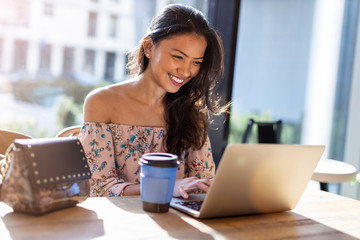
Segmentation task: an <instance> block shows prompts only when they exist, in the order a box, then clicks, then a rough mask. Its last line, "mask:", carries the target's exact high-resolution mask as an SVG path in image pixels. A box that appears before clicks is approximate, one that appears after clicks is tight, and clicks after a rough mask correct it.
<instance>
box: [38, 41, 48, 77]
mask: <svg viewBox="0 0 360 240" xmlns="http://www.w3.org/2000/svg"><path fill="white" fill-rule="evenodd" d="M50 67H51V46H50V45H49V44H47V43H44V42H43V43H41V44H40V65H39V70H40V71H41V72H44V73H45V72H46V73H49V72H50Z"/></svg>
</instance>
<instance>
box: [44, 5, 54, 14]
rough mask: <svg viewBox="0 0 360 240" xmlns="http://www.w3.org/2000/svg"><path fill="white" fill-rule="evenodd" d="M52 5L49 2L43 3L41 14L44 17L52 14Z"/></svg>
mask: <svg viewBox="0 0 360 240" xmlns="http://www.w3.org/2000/svg"><path fill="white" fill-rule="evenodd" d="M53 11H54V4H53V3H50V2H44V10H43V13H44V15H46V16H52V15H53V14H54V12H53Z"/></svg>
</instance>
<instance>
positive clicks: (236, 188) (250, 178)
mask: <svg viewBox="0 0 360 240" xmlns="http://www.w3.org/2000/svg"><path fill="white" fill-rule="evenodd" d="M324 149H325V147H324V146H319V145H286V144H229V145H227V147H226V149H225V151H224V154H223V156H222V158H221V161H220V164H219V166H218V168H217V171H216V177H215V178H214V180H213V182H212V184H211V187H210V189H209V191H208V192H207V193H206V194H189V198H188V199H182V198H172V200H171V203H170V206H171V207H172V208H175V209H177V210H180V211H182V212H184V213H186V214H189V215H191V216H193V217H195V218H214V217H228V216H238V215H252V214H263V213H274V212H282V211H287V210H291V209H293V208H294V207H295V206H296V204H297V202H298V201H299V199H300V197H301V195H302V193H303V192H304V190H305V188H306V186H307V184H308V182H309V180H310V178H311V176H312V174H313V172H314V169H315V167H316V165H317V163H318V161H319V160H320V158H321V155H322V154H323V152H324Z"/></svg>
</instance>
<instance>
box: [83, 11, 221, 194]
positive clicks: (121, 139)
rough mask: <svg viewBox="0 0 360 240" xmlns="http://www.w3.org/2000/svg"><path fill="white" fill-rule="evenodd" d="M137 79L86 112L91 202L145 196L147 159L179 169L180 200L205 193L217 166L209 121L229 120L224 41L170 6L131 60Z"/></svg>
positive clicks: (91, 101) (200, 20) (100, 96)
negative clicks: (158, 155) (173, 162)
mask: <svg viewBox="0 0 360 240" xmlns="http://www.w3.org/2000/svg"><path fill="white" fill-rule="evenodd" d="M130 60H131V61H130V63H129V69H130V70H131V73H132V74H133V75H134V78H133V79H131V80H129V81H126V82H122V83H117V84H113V85H111V86H107V87H104V88H99V89H96V90H95V91H93V92H91V93H90V94H89V95H88V96H87V98H86V100H85V106H84V122H85V123H84V127H83V129H82V131H81V133H80V136H79V137H80V139H81V141H82V142H83V146H84V149H85V152H86V155H87V157H88V163H89V165H90V168H91V170H92V173H93V174H92V179H91V186H92V188H91V195H92V196H121V195H134V194H139V193H140V187H139V179H140V176H139V170H140V169H139V165H138V164H137V162H138V160H139V159H140V157H141V155H143V154H144V153H148V152H159V151H166V152H169V153H173V154H176V155H177V156H178V158H179V161H180V166H179V168H178V171H177V180H176V183H175V189H174V196H182V197H184V198H186V197H187V196H188V193H189V192H192V191H198V190H202V191H205V192H206V191H207V189H208V187H209V186H210V184H211V181H210V180H209V179H210V178H212V177H214V174H215V164H214V161H213V157H212V152H211V144H210V142H209V137H208V132H207V117H208V116H209V115H210V114H220V113H223V112H224V111H225V110H226V109H227V107H226V106H220V105H218V101H217V99H216V97H215V96H216V94H215V93H214V89H215V87H216V85H217V82H218V81H219V79H220V78H221V76H222V72H223V50H222V43H221V40H220V38H219V36H218V34H217V33H216V31H215V30H214V29H212V28H211V27H210V26H209V24H208V22H207V20H206V19H205V17H204V15H203V14H202V13H201V12H200V11H198V10H196V9H195V8H193V7H190V6H185V5H181V4H173V5H168V6H166V7H165V8H163V9H162V10H161V11H160V12H159V13H158V14H157V15H156V16H155V17H154V19H153V21H152V23H151V25H150V27H149V29H148V31H147V35H146V36H145V37H144V38H143V39H142V41H141V42H140V44H139V46H138V47H137V48H136V49H135V50H134V51H133V53H132V54H131V55H130Z"/></svg>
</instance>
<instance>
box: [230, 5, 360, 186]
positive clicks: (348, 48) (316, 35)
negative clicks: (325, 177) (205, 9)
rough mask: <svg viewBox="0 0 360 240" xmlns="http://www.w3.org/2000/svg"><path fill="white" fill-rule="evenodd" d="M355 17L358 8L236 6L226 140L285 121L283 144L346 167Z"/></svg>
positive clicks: (339, 6)
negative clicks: (251, 126) (258, 123)
mask: <svg viewBox="0 0 360 240" xmlns="http://www.w3.org/2000/svg"><path fill="white" fill-rule="evenodd" d="M358 15H359V3H358V2H357V1H332V2H331V3H330V2H326V3H325V2H323V1H300V0H292V1H261V0H244V1H241V14H240V21H239V31H238V43H237V50H236V64H235V74H234V86H233V105H232V112H231V125H230V137H229V141H230V142H240V141H241V137H242V135H243V131H244V129H245V126H246V122H247V120H248V119H249V118H250V117H253V118H255V119H258V120H265V121H266V120H269V121H273V120H277V119H282V120H283V122H284V127H283V131H282V136H281V137H282V143H289V144H321V145H325V146H326V150H325V153H324V154H323V157H328V158H334V159H336V160H340V161H343V160H344V145H345V132H346V128H347V126H346V122H347V114H348V113H347V109H348V103H349V96H350V86H351V75H352V72H353V71H354V69H353V59H354V52H355V43H354V42H355V39H356V31H357V29H358V28H357V24H358ZM330 191H333V192H338V191H339V188H338V186H335V185H332V186H330Z"/></svg>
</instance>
